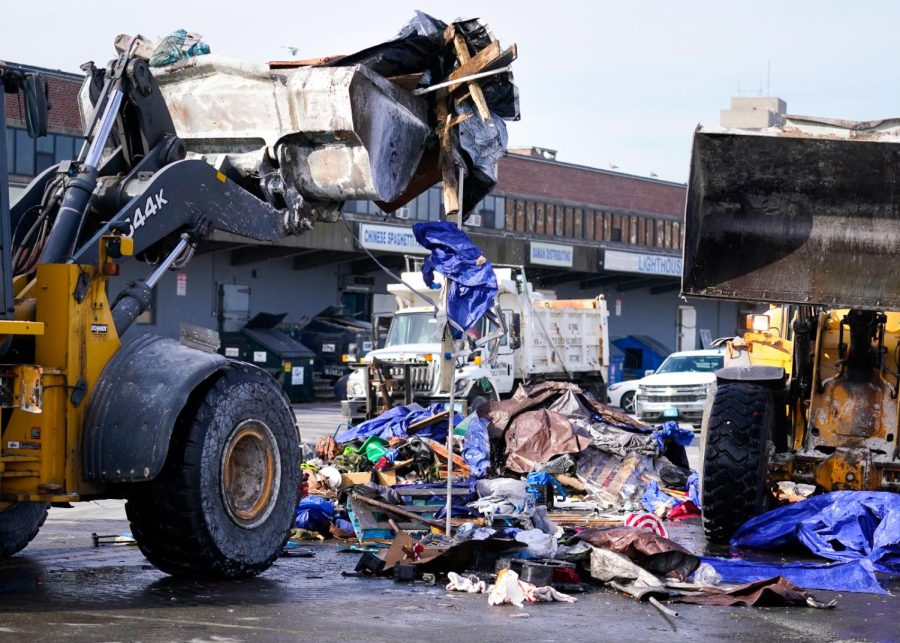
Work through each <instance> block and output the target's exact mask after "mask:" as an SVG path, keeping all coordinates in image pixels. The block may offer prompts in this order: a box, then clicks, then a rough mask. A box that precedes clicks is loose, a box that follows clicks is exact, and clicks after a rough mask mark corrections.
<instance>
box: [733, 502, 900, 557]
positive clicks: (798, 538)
mask: <svg viewBox="0 0 900 643" xmlns="http://www.w3.org/2000/svg"><path fill="white" fill-rule="evenodd" d="M795 543H802V544H803V545H804V546H805V547H806V548H807V549H809V550H810V551H811V552H812V553H813V554H815V555H817V556H821V557H822V558H828V559H830V560H839V561H852V560H859V559H862V558H867V559H869V560H870V561H871V562H872V564H873V566H874V568H875V569H876V570H877V571H882V572H891V573H895V574H896V573H900V494H896V493H890V492H887V491H834V492H832V493H826V494H822V495H821V496H813V497H812V498H808V499H806V500H802V501H800V502H797V503H794V504H791V505H785V506H784V507H779V508H778V509H775V510H773V511H769V512H767V513H764V514H762V515H761V516H756V517H755V518H751V519H750V520H748V521H747V522H746V523H744V524H743V525H742V526H741V528H740V529H738V530H737V532H735V534H734V536H733V537H732V539H731V544H732V545H734V546H736V547H750V548H753V549H775V548H778V547H784V546H788V545H793V544H795Z"/></svg>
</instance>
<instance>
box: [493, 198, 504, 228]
mask: <svg viewBox="0 0 900 643" xmlns="http://www.w3.org/2000/svg"><path fill="white" fill-rule="evenodd" d="M494 227H495V228H497V229H498V230H502V229H503V228H505V227H506V198H505V197H502V196H498V197H494Z"/></svg>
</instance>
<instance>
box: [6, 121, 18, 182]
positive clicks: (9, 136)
mask: <svg viewBox="0 0 900 643" xmlns="http://www.w3.org/2000/svg"><path fill="white" fill-rule="evenodd" d="M15 164H16V132H15V131H14V130H13V129H12V128H9V129H7V130H6V171H7V172H10V173H12V172H13V168H14V167H15Z"/></svg>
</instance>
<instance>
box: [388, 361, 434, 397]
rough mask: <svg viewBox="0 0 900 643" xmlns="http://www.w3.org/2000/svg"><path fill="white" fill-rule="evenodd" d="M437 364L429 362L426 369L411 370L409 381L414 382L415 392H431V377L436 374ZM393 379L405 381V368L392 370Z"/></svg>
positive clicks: (414, 367) (399, 367)
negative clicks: (435, 367) (435, 366)
mask: <svg viewBox="0 0 900 643" xmlns="http://www.w3.org/2000/svg"><path fill="white" fill-rule="evenodd" d="M435 363H436V362H429V363H428V365H427V366H425V367H424V368H423V367H421V366H413V367H412V368H410V369H409V379H410V381H411V382H412V388H413V390H414V391H419V392H426V391H430V390H431V377H432V373H433V372H434V365H435ZM391 377H392V378H394V379H395V380H397V381H399V382H402V381H403V367H402V366H395V367H392V368H391Z"/></svg>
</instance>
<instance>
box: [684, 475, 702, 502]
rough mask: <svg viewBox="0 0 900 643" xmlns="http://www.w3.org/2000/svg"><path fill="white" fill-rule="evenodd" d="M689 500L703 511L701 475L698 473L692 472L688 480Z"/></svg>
mask: <svg viewBox="0 0 900 643" xmlns="http://www.w3.org/2000/svg"><path fill="white" fill-rule="evenodd" d="M687 486H688V498H690V500H691V502H693V503H694V506H695V507H697V509H703V505H701V504H700V475H699V474H698V473H697V472H696V471H691V475H690V476H689V477H688V480H687Z"/></svg>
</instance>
